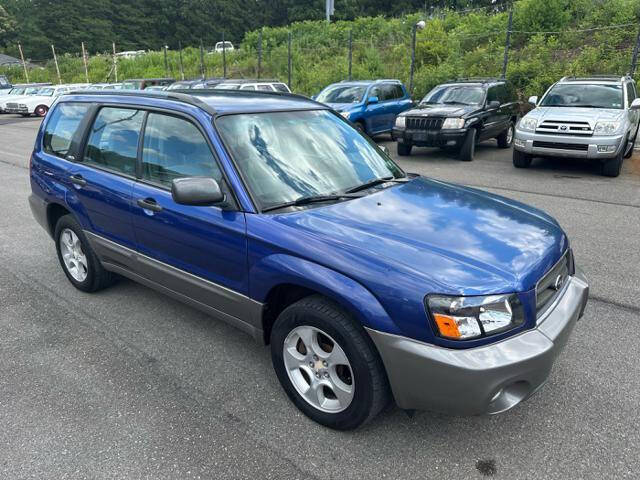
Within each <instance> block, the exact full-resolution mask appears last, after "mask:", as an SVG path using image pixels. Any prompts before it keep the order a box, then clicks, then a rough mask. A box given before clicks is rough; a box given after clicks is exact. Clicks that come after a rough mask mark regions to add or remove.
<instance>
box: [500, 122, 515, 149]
mask: <svg viewBox="0 0 640 480" xmlns="http://www.w3.org/2000/svg"><path fill="white" fill-rule="evenodd" d="M514 131H515V126H514V124H513V122H510V123H509V127H507V129H506V130H505V131H504V132H502V133H501V134H500V135H498V136H497V137H496V140H498V147H499V148H510V147H511V145H512V144H513V133H514Z"/></svg>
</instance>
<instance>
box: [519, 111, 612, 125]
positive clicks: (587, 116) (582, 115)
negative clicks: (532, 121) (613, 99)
mask: <svg viewBox="0 0 640 480" xmlns="http://www.w3.org/2000/svg"><path fill="white" fill-rule="evenodd" d="M623 115H624V110H620V109H616V108H583V107H537V108H535V109H534V110H532V111H530V112H529V113H528V114H527V116H531V117H535V118H537V119H538V120H539V121H542V120H560V121H562V120H573V121H584V122H589V123H593V124H594V125H595V122H598V121H600V120H619V119H620V118H622V116H623Z"/></svg>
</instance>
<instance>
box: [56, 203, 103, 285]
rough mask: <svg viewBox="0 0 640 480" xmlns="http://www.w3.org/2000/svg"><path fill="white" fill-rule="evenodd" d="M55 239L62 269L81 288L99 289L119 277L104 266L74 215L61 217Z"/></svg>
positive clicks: (73, 283) (72, 282)
mask: <svg viewBox="0 0 640 480" xmlns="http://www.w3.org/2000/svg"><path fill="white" fill-rule="evenodd" d="M53 238H54V239H55V242H56V251H57V253H58V260H59V261H60V265H61V266H62V270H63V271H64V273H65V275H66V276H67V278H68V279H69V281H70V282H71V284H72V285H73V286H74V287H76V288H77V289H78V290H82V291H83V292H97V291H98V290H102V289H103V288H106V287H108V286H109V285H111V284H112V283H113V282H114V280H115V276H114V275H113V274H112V273H111V272H108V271H107V270H105V269H104V268H103V267H102V264H101V263H100V260H98V257H97V256H96V254H95V252H94V251H93V249H92V248H91V245H89V242H88V241H87V238H86V237H85V236H84V233H83V232H82V227H81V226H80V224H79V223H78V222H77V221H76V219H75V218H73V216H71V215H65V216H63V217H61V218H60V220H58V223H57V224H56V228H55V232H54V236H53Z"/></svg>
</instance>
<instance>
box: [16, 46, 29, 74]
mask: <svg viewBox="0 0 640 480" xmlns="http://www.w3.org/2000/svg"><path fill="white" fill-rule="evenodd" d="M18 50H20V60H22V68H24V77H25V78H26V79H27V83H29V71H28V70H27V64H26V62H25V61H24V53H22V45H20V44H19V43H18Z"/></svg>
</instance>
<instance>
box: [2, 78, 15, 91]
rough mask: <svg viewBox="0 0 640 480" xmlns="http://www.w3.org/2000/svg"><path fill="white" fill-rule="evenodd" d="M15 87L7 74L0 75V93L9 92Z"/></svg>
mask: <svg viewBox="0 0 640 480" xmlns="http://www.w3.org/2000/svg"><path fill="white" fill-rule="evenodd" d="M12 88H13V85H11V82H10V81H9V79H8V78H7V77H6V76H5V75H0V95H2V94H3V93H7V92H9V90H11V89H12Z"/></svg>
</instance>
